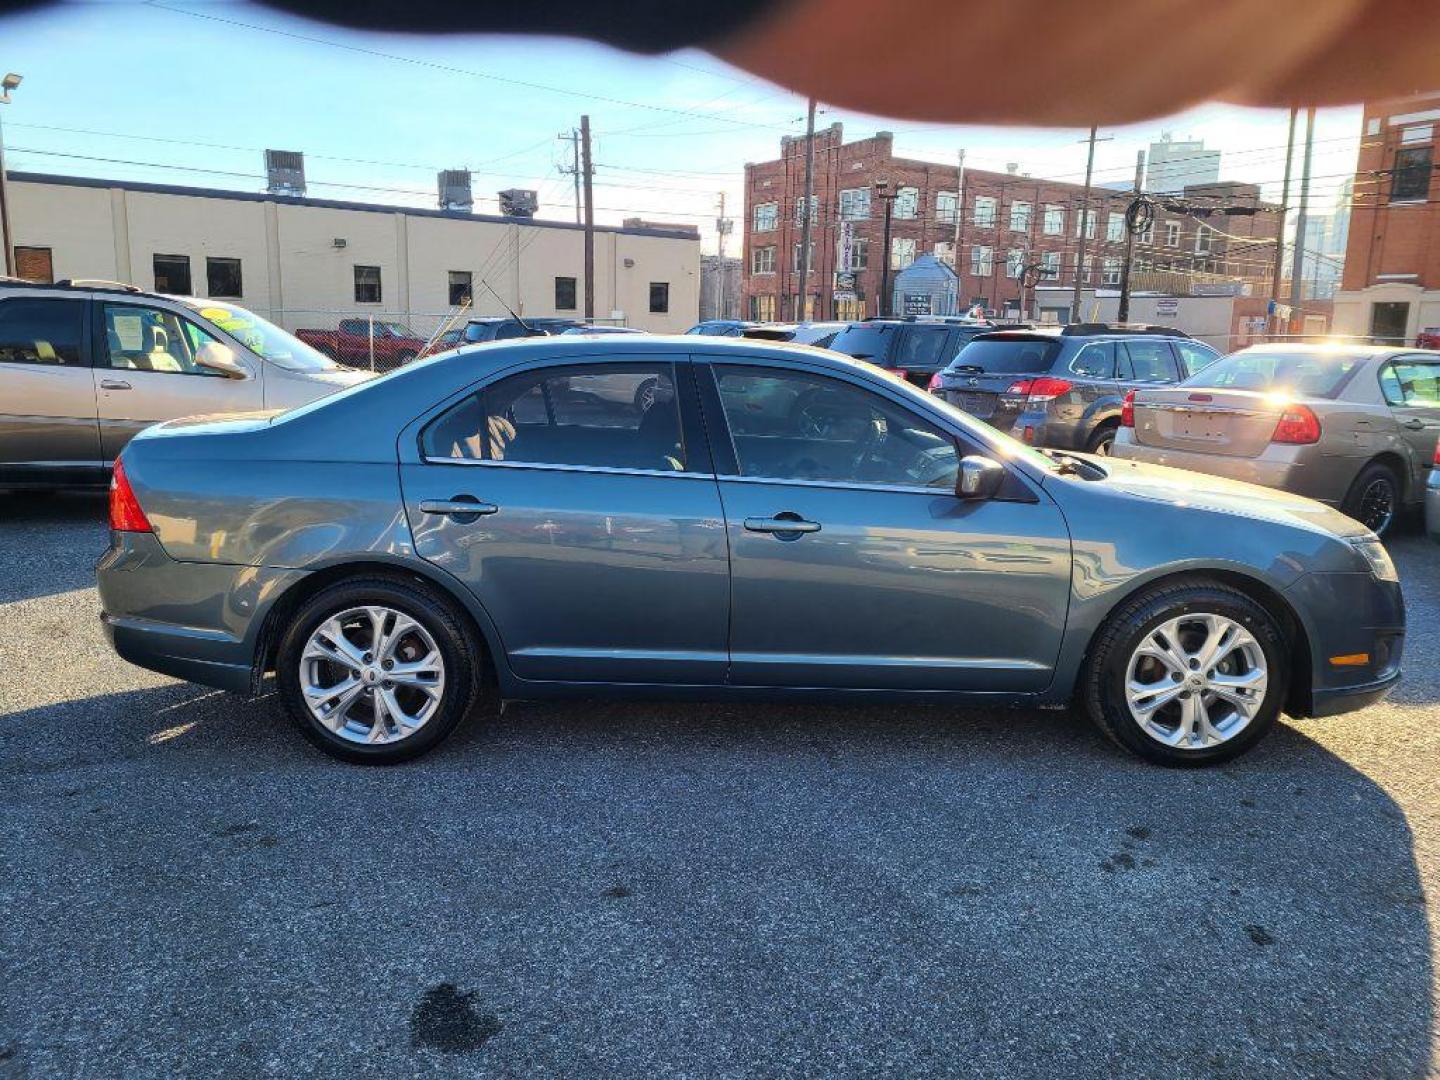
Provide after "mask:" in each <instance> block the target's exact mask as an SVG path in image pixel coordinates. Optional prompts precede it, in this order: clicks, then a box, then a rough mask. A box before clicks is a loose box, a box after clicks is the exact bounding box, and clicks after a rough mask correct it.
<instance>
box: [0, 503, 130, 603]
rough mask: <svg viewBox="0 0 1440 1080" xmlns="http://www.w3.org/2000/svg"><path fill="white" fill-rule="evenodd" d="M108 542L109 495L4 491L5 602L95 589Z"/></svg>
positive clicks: (1, 560)
mask: <svg viewBox="0 0 1440 1080" xmlns="http://www.w3.org/2000/svg"><path fill="white" fill-rule="evenodd" d="M108 538H109V524H108V522H107V520H106V503H105V496H104V495H93V494H82V495H67V494H56V495H49V496H38V495H28V494H19V493H13V494H6V493H4V492H0V566H6V567H14V568H17V569H18V570H19V571H20V572H18V573H17V572H11V573H7V574H5V575H4V576H3V577H0V604H6V603H10V602H12V601H15V600H33V599H36V598H37V597H42V596H52V595H54V594H55V593H60V592H69V591H70V590H72V589H85V588H91V587H93V586H94V584H95V560H96V559H98V558H99V557H100V553H101V552H103V551H104V550H105V545H106V544H107V543H108ZM77 552H81V553H83V557H81V558H78V559H77V558H76V557H75V556H76V553H77Z"/></svg>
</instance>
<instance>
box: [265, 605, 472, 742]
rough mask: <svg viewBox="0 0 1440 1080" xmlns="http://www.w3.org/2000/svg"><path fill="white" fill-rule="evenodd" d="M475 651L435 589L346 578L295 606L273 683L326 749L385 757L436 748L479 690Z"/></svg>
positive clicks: (309, 733) (305, 729)
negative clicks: (299, 605)
mask: <svg viewBox="0 0 1440 1080" xmlns="http://www.w3.org/2000/svg"><path fill="white" fill-rule="evenodd" d="M475 651H476V650H475V646H474V645H473V644H472V643H471V640H470V636H469V635H468V634H467V633H466V632H465V628H464V626H463V624H462V622H461V618H460V616H459V615H458V613H457V612H456V611H455V610H454V608H453V607H452V605H451V603H450V602H449V600H448V599H447V598H445V597H443V596H441V595H440V594H439V593H437V592H436V591H435V590H433V589H431V588H428V587H426V586H424V585H421V584H420V583H418V582H409V581H404V582H402V581H398V580H390V579H386V578H368V579H364V580H353V581H342V582H339V583H337V584H335V585H332V586H330V587H329V588H326V589H324V590H323V591H321V592H320V593H318V594H317V595H315V596H314V597H312V598H311V599H310V600H309V601H307V602H306V603H304V604H303V605H301V607H300V609H299V610H298V611H297V612H296V613H295V616H294V618H293V619H292V621H291V623H290V627H289V629H288V630H287V631H286V633H285V636H284V638H283V639H282V641H281V643H280V648H279V650H278V651H277V653H276V660H275V669H276V684H277V686H278V688H279V692H280V700H281V702H282V704H283V705H284V707H285V710H286V712H287V713H289V715H290V716H291V718H292V719H293V720H294V721H295V722H296V723H298V724H299V725H300V729H301V731H303V732H304V733H305V736H306V737H307V738H308V739H309V740H310V741H311V742H313V743H314V744H315V745H316V746H318V747H319V748H320V749H322V750H324V751H325V752H326V753H328V754H331V755H333V756H334V757H338V758H341V759H343V760H346V761H354V762H362V763H365V764H376V765H389V764H394V763H396V762H400V761H408V760H409V759H411V758H414V757H418V756H419V755H421V754H423V753H426V752H427V751H429V750H431V749H433V748H434V747H435V746H436V745H437V744H438V743H439V742H440V741H441V740H443V739H444V738H445V737H446V736H447V735H449V734H450V733H451V732H452V731H453V730H454V729H455V726H456V725H457V724H458V723H459V722H460V721H461V719H463V718H464V716H465V714H466V713H467V712H468V711H469V709H470V706H471V704H472V702H473V701H474V699H475V695H476V690H477V671H478V668H479V665H478V663H477V660H476V657H475Z"/></svg>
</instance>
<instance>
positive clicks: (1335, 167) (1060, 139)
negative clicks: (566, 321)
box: [0, 0, 1360, 252]
mask: <svg viewBox="0 0 1440 1080" xmlns="http://www.w3.org/2000/svg"><path fill="white" fill-rule="evenodd" d="M0 71H15V72H18V73H20V74H21V75H23V76H24V80H25V81H24V83H23V85H22V86H21V87H20V88H19V89H18V90H16V91H15V92H14V95H13V97H14V100H13V102H12V103H11V104H10V105H7V106H0V123H3V124H4V139H5V149H6V160H7V164H8V166H9V168H10V169H11V170H12V171H27V172H47V173H59V174H65V175H76V176H96V177H105V178H110V179H120V180H143V181H149V182H153V183H171V184H188V185H194V186H204V187H217V188H227V189H233V190H240V191H257V190H262V189H263V188H264V160H263V155H262V151H263V150H264V149H265V148H266V147H270V148H274V149H281V150H301V151H303V152H304V153H305V159H306V174H307V180H308V184H309V192H308V193H309V194H310V195H312V196H315V197H319V198H331V199H347V200H354V201H359V202H377V203H387V204H396V205H410V206H428V207H433V206H434V205H435V173H436V172H437V171H438V170H439V169H443V168H469V169H471V170H472V171H473V172H474V174H475V175H474V181H473V183H474V191H475V195H476V210H477V212H481V213H494V212H496V209H497V205H496V198H495V193H496V192H498V191H499V190H501V189H503V188H510V187H519V188H534V189H536V190H538V192H539V196H540V216H541V217H545V218H557V219H564V220H574V217H575V203H574V188H573V181H572V178H571V177H570V175H568V174H565V173H563V172H562V171H561V169H562V168H564V167H568V166H569V165H570V164H571V160H572V159H571V145H572V144H571V143H570V142H569V141H568V140H566V139H561V138H560V137H559V136H561V135H568V134H569V133H570V132H571V131H572V130H573V129H574V128H576V127H578V125H579V118H580V115H581V113H588V114H589V116H590V123H591V128H592V131H593V133H594V155H593V156H594V161H595V165H596V172H595V179H596V184H595V205H596V220H597V221H598V222H601V223H607V224H618V223H619V222H620V220H621V219H622V218H625V217H635V216H640V217H645V218H648V219H651V220H664V221H677V222H684V223H689V224H694V225H696V226H698V227H699V228H700V229H701V233H702V237H703V240H704V245H703V246H704V249H705V250H706V251H711V250H714V244H715V217H716V214H717V208H716V207H717V202H718V199H719V196H720V193H721V192H724V193H725V197H726V200H727V215H729V216H733V217H738V216H739V214H740V212H741V208H742V207H743V195H742V187H743V179H744V174H743V166H744V164H745V162H747V161H766V160H770V159H773V158H775V157H778V156H779V150H780V140H781V138H782V137H783V136H785V135H787V134H803V133H804V126H805V125H804V116H805V101H804V99H802V98H800V97H798V96H797V95H796V94H794V93H793V92H790V91H787V90H784V89H781V88H780V87H777V86H775V85H773V84H770V83H767V82H764V81H763V80H760V79H757V78H755V77H753V76H751V75H749V74H747V73H745V72H743V71H740V70H739V69H737V68H733V67H730V66H729V65H727V64H725V63H724V62H722V61H720V60H718V59H716V58H715V57H712V56H710V55H708V54H706V53H703V52H699V51H684V52H679V53H674V54H671V55H668V56H661V57H642V56H635V55H631V54H628V53H624V52H620V51H618V50H615V49H611V48H608V47H605V46H601V45H597V44H591V43H588V42H580V41H573V40H567V39H560V38H520V37H505V36H458V37H446V38H432V37H418V36H410V35H399V34H375V33H360V32H355V31H348V30H341V29H336V28H334V27H331V26H328V25H324V24H318V23H312V22H307V21H305V20H300V19H296V18H293V17H290V16H286V15H283V14H280V13H278V12H273V11H270V10H268V9H265V8H262V7H258V6H255V5H252V4H246V3H238V2H237V3H225V2H214V0H212V2H208V3H200V2H196V0H154V2H149V3H137V2H128V0H125V2H122V0H114V2H109V0H100V2H90V3H73V4H64V5H60V6H56V7H50V8H46V9H43V10H40V11H32V12H28V13H26V14H23V15H16V16H10V17H8V18H6V19H4V20H0ZM820 109H821V111H820V113H819V115H818V116H817V120H816V125H817V127H823V126H828V125H829V124H831V123H834V122H837V121H838V122H840V123H843V124H844V128H845V138H846V141H852V140H854V139H860V138H865V137H867V136H869V135H871V134H873V133H874V132H875V131H877V130H886V131H891V132H893V133H894V136H895V150H896V153H897V154H900V155H902V156H906V157H917V158H922V159H928V160H934V161H942V162H947V163H950V162H954V161H955V159H956V154H957V151H958V150H959V149H960V148H962V147H963V148H964V149H965V151H966V162H967V164H968V165H970V166H973V167H977V168H987V169H995V170H1003V169H1004V168H1005V167H1006V166H1007V165H1008V164H1010V163H1015V164H1017V165H1018V166H1019V168H1020V170H1021V171H1022V172H1028V173H1031V174H1033V175H1035V176H1037V177H1047V178H1051V179H1060V180H1072V181H1076V182H1079V181H1081V180H1083V178H1084V170H1085V146H1084V145H1083V142H1084V138H1085V135H1086V132H1084V131H1079V130H1061V129H1040V128H998V127H956V126H945V125H936V124H921V123H916V122H914V121H907V120H904V119H892V118H883V117H874V116H866V115H862V114H857V113H853V112H849V111H846V110H842V109H837V108H831V107H827V106H826V105H825V104H824V103H821V106H820ZM1286 123H1287V114H1286V113H1285V112H1284V111H1281V110H1259V109H1240V108H1234V107H1229V106H1224V105H1208V106H1203V107H1200V108H1197V109H1193V110H1190V111H1188V112H1185V113H1182V114H1180V115H1178V116H1169V117H1157V118H1156V119H1155V120H1153V121H1150V122H1146V123H1142V124H1135V125H1130V126H1126V127H1119V128H1103V127H1102V128H1101V130H1100V137H1101V138H1102V139H1103V140H1104V141H1102V142H1099V143H1098V144H1097V148H1096V155H1095V182H1096V183H1106V182H1118V181H1126V180H1129V179H1130V178H1131V177H1132V176H1133V173H1134V169H1135V153H1136V151H1137V150H1143V149H1145V148H1146V147H1147V146H1148V144H1149V143H1150V142H1151V141H1152V140H1155V139H1158V138H1159V137H1160V135H1161V133H1162V132H1170V133H1172V135H1173V136H1174V137H1175V138H1177V139H1181V138H1200V139H1204V140H1205V143H1206V145H1207V147H1208V148H1210V149H1218V150H1220V151H1221V152H1222V158H1221V179H1226V180H1246V181H1251V182H1256V183H1260V184H1262V185H1264V186H1265V196H1266V197H1267V198H1273V199H1278V198H1279V194H1280V184H1281V178H1282V176H1283V174H1284V167H1285V160H1284V159H1285V137H1286ZM1359 141H1360V109H1359V107H1358V106H1356V107H1353V108H1345V109H1325V110H1321V111H1320V112H1319V114H1318V116H1317V120H1316V128H1315V148H1314V161H1313V167H1312V173H1313V177H1314V180H1313V183H1312V189H1311V196H1312V207H1313V208H1314V209H1315V210H1316V211H1318V212H1321V213H1323V212H1326V211H1327V210H1328V209H1330V208H1331V206H1332V205H1333V204H1334V202H1335V200H1336V198H1337V197H1338V195H1339V192H1340V186H1341V184H1342V183H1343V182H1344V180H1345V179H1346V178H1347V177H1348V176H1350V175H1351V173H1352V172H1353V168H1354V161H1355V155H1356V151H1357V148H1358V145H1359ZM1296 159H1297V163H1296V169H1297V175H1298V168H1299V154H1298V153H1297V155H1296ZM736 232H737V235H738V234H739V232H740V227H739V226H737V229H736ZM731 251H732V252H733V251H734V247H732V248H731Z"/></svg>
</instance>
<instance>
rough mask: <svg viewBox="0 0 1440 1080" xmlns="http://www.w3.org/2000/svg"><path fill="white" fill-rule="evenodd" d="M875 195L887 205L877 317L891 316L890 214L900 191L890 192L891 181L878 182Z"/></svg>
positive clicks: (881, 253)
mask: <svg viewBox="0 0 1440 1080" xmlns="http://www.w3.org/2000/svg"><path fill="white" fill-rule="evenodd" d="M875 194H876V196H877V197H878V198H879V199H880V201H881V202H883V203H884V204H885V241H884V250H883V251H882V252H880V296H879V297H878V303H877V305H876V311H875V313H876V314H877V315H889V314H890V306H891V305H890V214H891V211H893V210H894V209H895V196H896V195H897V194H898V191H891V190H890V181H888V180H877V181H876V182H875Z"/></svg>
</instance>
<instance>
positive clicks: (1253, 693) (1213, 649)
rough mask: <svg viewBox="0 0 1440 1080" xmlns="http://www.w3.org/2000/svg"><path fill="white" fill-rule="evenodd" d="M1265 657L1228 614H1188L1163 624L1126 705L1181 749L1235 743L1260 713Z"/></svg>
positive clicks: (1128, 689)
mask: <svg viewBox="0 0 1440 1080" xmlns="http://www.w3.org/2000/svg"><path fill="white" fill-rule="evenodd" d="M1269 681H1270V678H1269V673H1268V671H1267V670H1266V665H1265V653H1264V650H1263V649H1261V647H1260V643H1259V642H1257V641H1256V640H1255V638H1254V637H1253V636H1252V635H1251V633H1250V631H1248V630H1246V629H1245V627H1244V626H1242V625H1241V624H1240V623H1238V622H1236V621H1235V620H1233V619H1230V618H1227V617H1225V616H1223V615H1215V614H1209V613H1203V612H1201V613H1195V614H1188V615H1181V616H1178V617H1176V618H1173V619H1169V620H1167V621H1166V622H1163V623H1161V624H1160V625H1159V626H1156V627H1155V628H1154V629H1153V630H1151V631H1150V632H1149V633H1148V634H1146V635H1145V638H1144V639H1143V640H1142V641H1141V642H1140V644H1139V645H1138V646H1137V647H1136V648H1135V651H1134V652H1133V653H1132V654H1131V656H1130V662H1129V664H1128V665H1127V667H1126V675H1125V701H1126V704H1127V705H1128V706H1129V709H1130V715H1131V716H1132V717H1134V718H1135V721H1136V723H1137V724H1139V726H1140V729H1141V730H1142V731H1144V732H1145V734H1146V735H1148V736H1149V737H1150V738H1152V739H1155V740H1156V741H1157V742H1160V743H1163V744H1164V745H1166V746H1169V747H1172V748H1174V749H1177V750H1204V749H1208V748H1210V747H1214V746H1219V745H1220V744H1221V743H1225V742H1228V741H1229V740H1231V739H1233V738H1234V737H1235V736H1236V735H1238V734H1239V733H1240V732H1241V731H1243V730H1244V729H1245V728H1246V727H1247V726H1248V725H1249V724H1250V721H1251V720H1253V719H1254V718H1255V715H1256V714H1257V713H1258V712H1259V710H1260V706H1261V704H1262V703H1263V702H1264V701H1265V691H1266V689H1267V687H1268V686H1269Z"/></svg>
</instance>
